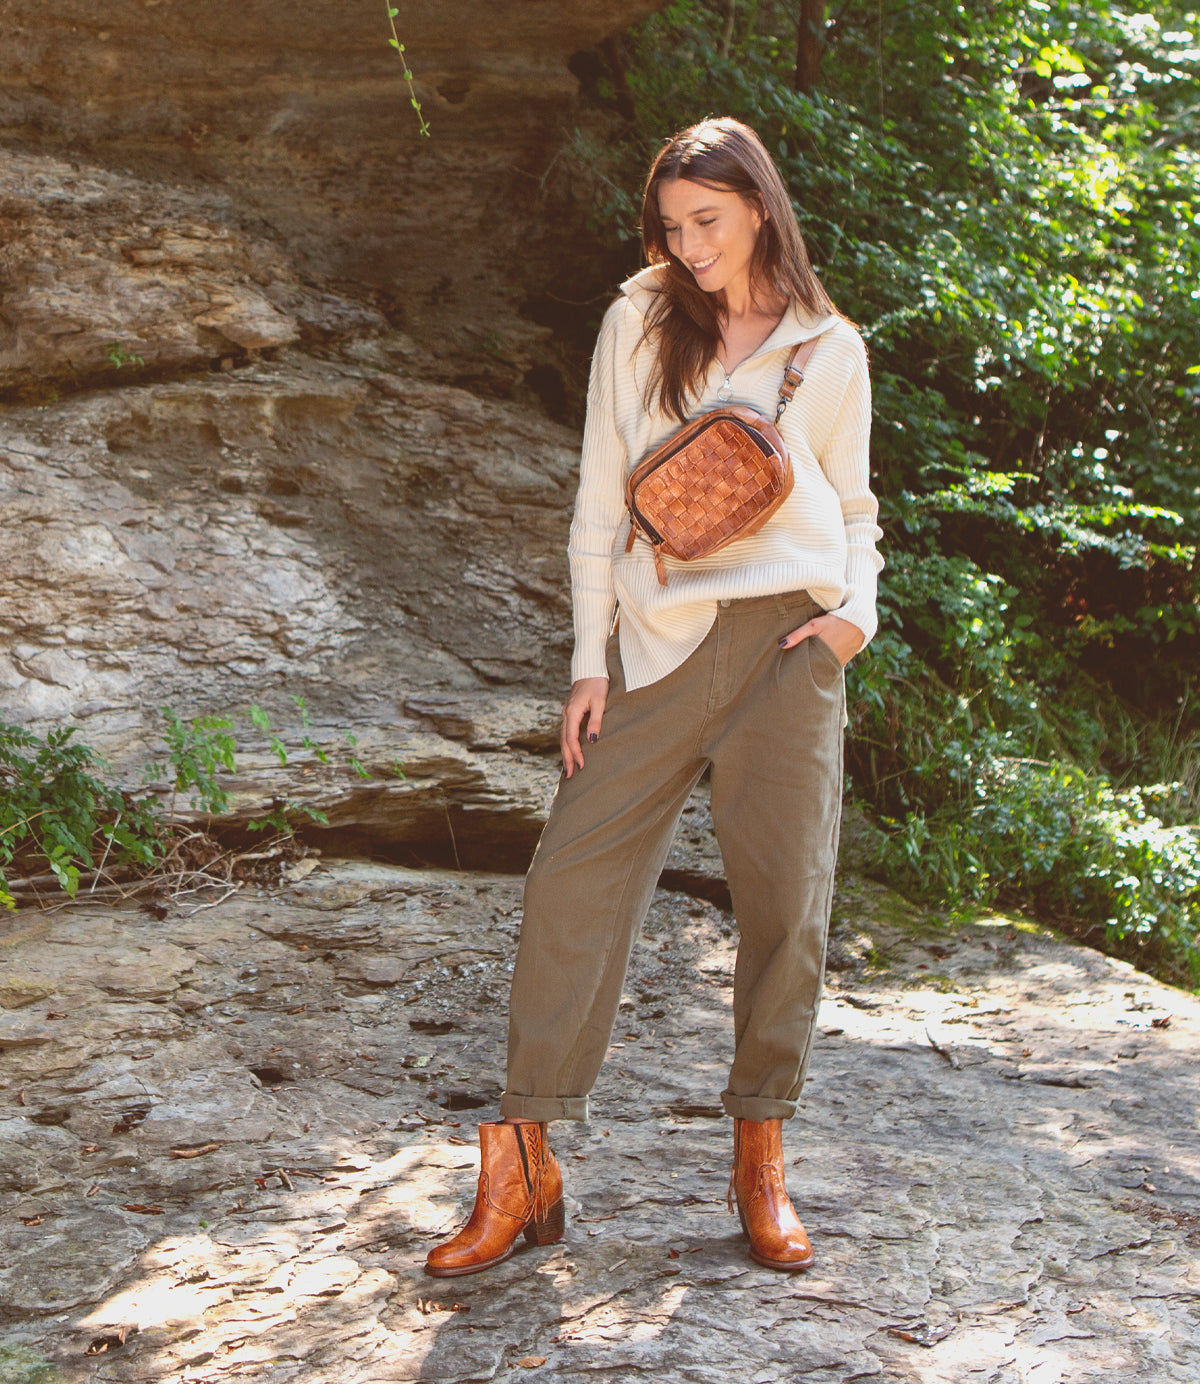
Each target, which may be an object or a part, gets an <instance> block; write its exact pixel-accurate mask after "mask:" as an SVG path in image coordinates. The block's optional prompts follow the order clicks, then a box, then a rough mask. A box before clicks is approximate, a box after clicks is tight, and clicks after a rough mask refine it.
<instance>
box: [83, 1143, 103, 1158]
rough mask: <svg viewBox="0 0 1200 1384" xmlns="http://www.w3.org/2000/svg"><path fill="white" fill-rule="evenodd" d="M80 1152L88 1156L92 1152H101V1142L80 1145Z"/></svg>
mask: <svg viewBox="0 0 1200 1384" xmlns="http://www.w3.org/2000/svg"><path fill="white" fill-rule="evenodd" d="M79 1152H80V1153H81V1154H83V1156H84V1157H85V1158H86V1157H87V1156H88V1154H91V1153H99V1152H100V1145H99V1144H82V1145H80V1149H79Z"/></svg>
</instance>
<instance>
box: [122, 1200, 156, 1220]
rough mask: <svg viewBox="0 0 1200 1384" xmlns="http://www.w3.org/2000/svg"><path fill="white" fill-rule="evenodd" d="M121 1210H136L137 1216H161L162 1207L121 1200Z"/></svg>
mask: <svg viewBox="0 0 1200 1384" xmlns="http://www.w3.org/2000/svg"><path fill="white" fill-rule="evenodd" d="M121 1210H122V1211H136V1212H137V1213H138V1215H139V1216H161V1215H162V1213H163V1209H162V1207H161V1206H146V1205H145V1204H144V1203H142V1202H140V1201H123V1202H122V1203H121Z"/></svg>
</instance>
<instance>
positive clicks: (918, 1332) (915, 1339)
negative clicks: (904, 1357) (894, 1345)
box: [888, 1322, 954, 1349]
mask: <svg viewBox="0 0 1200 1384" xmlns="http://www.w3.org/2000/svg"><path fill="white" fill-rule="evenodd" d="M953 1330H954V1328H953V1327H952V1326H929V1325H927V1324H926V1323H925V1322H922V1323H921V1324H920V1325H919V1326H914V1327H913V1328H912V1330H911V1331H910V1330H908V1329H907V1328H905V1327H900V1326H893V1327H889V1328H888V1335H889V1336H895V1337H896V1339H897V1340H899V1341H911V1342H912V1344H913V1345H915V1346H924V1347H925V1348H926V1349H930V1348H931V1347H933V1346H936V1345H937V1343H938V1342H939V1341H944V1340H945V1339H946V1337H947V1336H949V1335H950V1333H951V1332H952V1331H953Z"/></svg>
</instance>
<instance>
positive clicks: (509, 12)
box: [0, 0, 653, 857]
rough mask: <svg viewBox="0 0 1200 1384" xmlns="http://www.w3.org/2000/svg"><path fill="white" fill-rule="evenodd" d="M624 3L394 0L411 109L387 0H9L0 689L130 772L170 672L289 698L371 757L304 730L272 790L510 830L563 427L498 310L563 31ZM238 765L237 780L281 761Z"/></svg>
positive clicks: (550, 254) (13, 708)
mask: <svg viewBox="0 0 1200 1384" xmlns="http://www.w3.org/2000/svg"><path fill="white" fill-rule="evenodd" d="M651 8H653V6H652V5H651V4H649V3H647V0H624V2H623V3H616V2H615V0H614V2H613V3H601V4H595V5H588V6H568V5H565V4H548V3H528V0H521V3H511V4H507V5H506V4H503V3H502V4H498V5H488V6H484V5H482V4H476V3H462V4H455V5H453V6H443V5H435V4H425V5H413V6H405V7H404V8H403V11H402V13H401V15H400V16H399V17H398V19H397V23H398V25H399V27H400V30H401V35H402V38H403V40H404V41H405V42H406V44H407V45H408V57H409V60H410V61H411V62H412V64H413V66H414V68H415V70H416V73H417V79H418V83H417V85H418V91H419V94H420V98H421V100H422V102H423V103H424V107H425V113H426V115H427V117H428V118H429V120H430V121H431V123H432V125H433V130H434V136H433V138H432V139H423V138H421V137H420V136H419V134H418V127H417V122H416V119H415V114H414V112H413V111H412V110H411V108H410V107H409V105H408V94H407V88H406V87H405V86H404V83H403V81H402V77H401V71H402V68H401V64H400V61H399V59H398V57H397V55H396V54H395V53H394V52H393V51H392V50H391V49H390V48H389V47H388V44H387V37H388V33H389V30H388V25H387V15H386V6H385V5H383V4H382V3H381V4H380V5H379V6H377V7H376V6H357V5H356V6H344V5H340V4H334V3H333V2H332V0H322V3H315V4H310V5H305V6H301V7H294V8H292V9H288V8H286V7H284V8H281V7H280V6H278V5H268V4H266V3H265V2H263V0H252V2H251V3H241V4H237V5H233V4H228V3H215V4H212V5H207V6H186V7H185V6H183V5H182V4H179V3H177V0H117V2H116V3H114V4H113V5H111V6H106V7H105V8H104V9H103V11H102V12H100V11H97V10H95V8H94V7H92V6H88V5H84V4H82V3H77V2H76V0H51V3H38V4H36V5H35V4H33V3H32V0H28V2H27V0H7V3H5V4H4V5H3V7H2V10H0V13H2V17H3V29H4V43H3V45H0V142H2V143H3V146H4V154H3V158H2V159H0V505H2V506H3V512H4V514H5V518H6V520H7V522H6V523H5V524H4V525H2V526H0V571H3V573H4V581H3V583H2V584H0V719H4V720H10V721H16V722H19V723H22V724H26V725H28V726H30V727H31V728H33V729H35V730H39V731H44V730H46V729H47V728H49V727H50V726H52V725H59V724H62V723H65V722H72V723H75V724H77V725H79V726H80V727H81V735H82V737H83V738H84V739H86V740H88V741H89V742H90V743H93V744H95V745H98V746H99V747H101V748H102V749H103V750H105V751H106V752H107V753H109V754H110V755H111V756H112V757H113V758H114V759H115V761H116V762H117V764H118V765H119V766H121V767H123V768H125V769H126V770H128V771H129V772H130V774H133V773H134V771H135V770H140V766H141V764H142V763H143V762H144V760H145V759H146V758H147V757H149V756H150V755H151V753H152V750H151V748H150V742H151V741H152V740H153V738H154V736H153V728H154V725H155V722H156V720H157V717H158V710H157V709H158V708H159V707H160V706H163V705H170V706H172V707H174V708H176V709H177V710H178V711H179V712H180V713H181V714H183V715H185V716H190V715H194V714H197V713H206V714H209V713H225V712H229V713H232V714H234V715H235V716H243V717H244V714H245V712H246V711H247V709H248V708H249V707H250V706H251V705H253V704H261V705H264V706H266V707H268V708H269V709H270V711H271V714H272V717H273V719H274V722H275V724H276V725H277V726H278V728H279V730H280V732H281V733H282V734H283V735H284V736H285V738H288V737H290V740H291V743H292V745H293V747H296V745H297V743H298V741H299V739H301V738H302V736H301V734H300V731H299V729H298V719H297V714H296V709H295V705H294V700H293V699H294V698H296V697H301V698H303V699H304V700H305V702H306V704H307V708H308V714H309V715H310V716H311V718H312V721H313V727H312V730H313V733H314V734H316V735H317V737H318V739H320V738H321V736H322V735H323V736H324V737H325V739H326V740H329V739H337V738H339V737H341V736H342V734H343V732H346V731H349V732H350V733H352V734H353V735H355V736H356V737H357V739H358V742H359V744H360V746H361V747H362V752H363V754H364V756H365V757H366V758H367V759H368V761H369V763H370V764H371V766H372V768H379V766H383V767H382V768H381V769H380V773H379V781H378V782H377V783H376V785H375V787H374V788H373V789H368V788H364V787H363V786H361V785H358V786H355V787H354V789H353V791H350V790H349V789H346V785H345V783H344V782H342V783H340V784H338V783H333V782H331V781H330V777H329V773H328V772H327V771H326V770H325V769H323V768H321V767H320V766H319V762H318V761H317V760H315V759H314V758H313V756H312V755H311V754H308V753H306V752H304V751H300V752H298V755H297V758H296V760H295V761H294V763H292V764H291V765H289V768H288V775H290V776H291V781H290V783H289V784H288V786H287V787H286V789H285V790H283V791H286V793H287V795H288V796H289V797H291V798H293V799H295V798H299V799H302V800H304V801H313V800H314V795H315V798H316V799H317V800H320V801H321V802H323V803H324V806H325V807H326V808H331V809H332V819H333V823H334V824H335V825H336V826H337V827H338V828H339V829H341V830H344V831H346V832H354V831H357V830H364V831H366V832H367V833H368V834H369V835H370V836H371V838H372V839H373V840H378V839H385V840H388V841H393V842H395V841H400V840H406V839H409V838H410V837H411V836H412V835H413V833H414V832H415V833H416V834H417V835H420V831H421V828H420V826H419V823H420V822H421V821H425V820H426V819H427V818H429V819H431V820H432V819H433V818H436V821H437V833H438V834H439V835H440V837H442V838H445V837H446V836H447V835H448V833H449V834H453V831H454V825H457V826H458V828H459V830H458V833H457V835H455V836H454V849H455V850H456V851H462V852H464V853H465V855H466V856H468V857H469V856H470V855H471V853H472V849H473V846H472V842H473V840H474V839H476V838H478V837H479V836H480V835H481V833H482V829H479V830H474V831H473V829H472V827H471V825H470V822H468V821H466V820H461V821H460V820H458V817H456V816H455V814H458V816H463V815H464V814H468V813H469V812H472V811H473V812H475V814H476V816H475V818H473V819H472V820H478V821H486V822H488V823H489V824H490V825H489V826H488V831H489V832H491V833H493V834H495V833H499V835H500V836H501V837H503V836H504V835H505V832H506V831H508V830H509V829H508V828H506V827H505V826H504V823H505V821H506V820H509V818H506V816H505V814H506V813H508V814H510V817H511V821H510V827H511V831H509V834H510V835H512V836H513V839H514V840H515V841H516V842H517V843H518V844H517V846H516V848H515V849H516V850H517V853H518V854H519V853H520V852H521V851H525V852H527V851H528V849H529V847H530V844H531V841H532V837H533V835H535V834H536V823H537V819H538V818H539V816H540V814H541V812H542V810H543V808H544V800H545V796H546V791H547V789H546V778H547V775H546V771H545V767H544V766H545V760H544V759H543V758H542V756H544V755H545V754H546V753H547V752H548V751H551V750H552V749H553V744H554V736H553V723H554V719H555V718H554V712H555V705H556V699H557V697H558V696H559V695H560V694H561V689H562V686H563V683H564V681H565V679H566V676H567V652H568V647H569V637H570V632H569V626H570V615H569V606H568V601H567V596H566V565H565V560H564V557H563V552H564V548H565V542H566V529H567V523H568V518H569V512H570V503H571V496H572V493H573V489H574V477H573V468H574V465H575V459H576V456H577V448H578V437H577V434H576V433H575V432H574V431H572V430H570V429H568V428H565V427H563V426H560V425H559V424H556V423H554V422H551V421H549V420H548V419H547V417H546V416H545V412H544V410H543V409H542V408H540V407H539V405H538V393H539V391H538V390H536V389H531V388H530V387H529V385H528V384H527V383H526V381H527V378H528V377H529V376H530V375H531V374H532V375H535V376H536V375H537V372H538V370H539V369H541V370H542V372H543V376H545V375H547V374H548V375H549V376H551V377H553V375H554V369H555V367H554V365H553V362H554V361H556V360H558V361H559V362H560V363H561V352H559V353H558V354H557V355H556V352H557V351H558V347H557V345H556V343H555V341H554V340H553V339H552V333H551V332H550V330H549V329H548V328H547V327H546V326H545V325H539V324H538V323H537V322H534V321H532V320H531V319H530V318H529V316H528V315H526V314H524V313H523V305H525V304H526V300H527V298H528V296H529V294H530V293H531V292H535V291H537V290H538V287H539V285H543V284H544V282H545V280H546V275H547V273H548V272H566V271H565V265H566V261H565V260H564V259H563V253H564V248H563V247H564V244H565V243H566V242H568V241H569V239H570V233H571V232H572V231H573V230H574V229H575V227H574V226H573V225H572V224H571V223H570V222H569V220H564V218H563V216H562V215H560V214H559V212H561V210H562V208H561V206H560V207H559V208H558V210H557V211H556V210H555V208H554V207H553V206H552V205H551V201H552V199H551V200H548V194H547V193H546V192H545V188H546V187H547V186H549V183H548V182H547V181H546V174H547V171H548V167H549V166H550V165H551V164H553V163H555V161H556V159H557V152H556V151H559V150H560V149H561V147H562V144H563V140H564V137H565V132H566V131H567V129H568V128H569V126H570V122H571V120H572V118H573V116H572V110H573V106H572V103H573V100H574V94H575V79H574V78H573V77H572V76H571V73H570V70H569V68H568V61H569V59H570V57H571V54H572V53H574V52H575V51H577V50H579V49H581V48H585V47H587V46H588V45H591V44H594V43H596V42H597V41H599V40H600V39H602V38H603V37H604V36H605V35H606V34H608V33H611V32H613V31H614V30H616V29H619V28H621V27H622V26H624V25H626V24H628V23H630V22H632V21H634V20H635V19H637V18H639V17H641V16H642V15H643V14H645V13H646V12H648V11H649V10H650V9H651ZM558 162H559V164H561V160H558ZM555 176H556V175H554V174H553V172H552V174H551V179H550V181H551V182H552V181H554V177H555ZM548 362H549V364H548ZM584 363H585V362H584ZM552 392H553V391H552ZM509 397H511V399H512V402H506V401H505V400H506V398H509ZM244 724H245V723H244V722H243V725H244ZM260 742H261V737H260ZM398 763H403V764H404V765H406V766H407V768H406V770H405V771H404V774H405V776H404V777H403V778H399V777H397V776H396V775H395V774H392V773H391V768H393V767H394V766H396V765H397V764H398ZM247 765H248V769H247V773H248V778H247V782H246V784H245V785H244V787H245V792H244V794H243V796H242V798H240V799H239V801H244V803H245V810H246V812H247V813H250V812H252V811H253V808H254V799H255V792H256V789H255V783H256V782H260V781H261V784H262V788H263V791H267V792H274V791H280V780H279V777H278V774H279V773H280V772H281V771H279V769H278V766H277V765H276V766H275V769H274V771H272V770H271V761H270V759H269V758H267V757H260V759H258V760H255V759H254V756H253V754H251V757H250V759H249V760H248V761H247ZM259 771H261V772H259ZM285 777H287V775H285ZM343 790H345V791H343ZM414 804H415V805H414Z"/></svg>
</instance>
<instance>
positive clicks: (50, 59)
mask: <svg viewBox="0 0 1200 1384" xmlns="http://www.w3.org/2000/svg"><path fill="white" fill-rule="evenodd" d="M655 7H656V3H655V0H597V3H589V4H587V5H572V4H566V3H558V2H555V0H497V2H496V3H488V4H484V3H482V0H455V3H454V4H452V5H447V4H443V3H438V2H437V0H425V2H424V3H414V4H405V5H403V6H402V7H401V10H400V14H399V16H398V17H397V20H396V23H397V25H398V27H399V32H400V35H401V38H402V40H403V41H404V42H405V44H406V47H407V58H408V60H409V61H410V62H411V64H412V66H413V69H414V72H415V75H416V85H417V91H418V94H419V97H420V99H421V101H422V103H423V107H424V111H425V114H426V116H427V117H428V119H429V121H430V123H431V125H432V127H433V131H434V137H433V138H432V139H423V138H421V137H420V136H419V134H418V126H417V121H416V119H415V115H414V112H413V111H412V110H411V108H410V107H409V103H408V89H407V87H406V86H405V85H404V82H403V80H402V66H401V62H400V59H399V57H398V55H397V54H396V53H395V52H394V51H393V50H392V49H391V48H390V47H389V46H388V42H387V40H388V37H389V34H390V30H389V28H388V21H387V15H386V9H387V7H386V6H385V4H384V3H383V0H380V2H379V3H378V4H375V3H370V4H366V3H364V4H355V5H347V4H343V3H338V0H312V3H307V4H304V5H294V6H281V5H279V4H275V3H268V0H237V3H233V0H213V3H208V4H204V5H194V4H186V5H185V4H183V3H181V2H180V0H113V3H111V4H106V5H104V6H103V7H101V8H97V7H96V6H95V5H92V4H87V3H84V0H6V2H5V4H4V5H3V6H2V7H0V15H2V22H3V34H4V41H3V44H2V45H0V139H3V140H4V141H5V142H6V143H7V144H9V145H10V146H20V147H24V148H27V149H36V150H38V151H40V152H52V153H59V154H67V155H69V156H73V157H79V158H82V159H84V160H85V161H87V162H95V163H99V164H104V165H108V166H110V167H116V168H120V169H123V170H126V171H130V172H132V173H134V174H137V175H139V176H144V177H146V178H148V179H150V180H151V181H156V182H157V181H166V182H169V183H175V182H178V181H180V180H186V181H188V182H191V183H194V184H196V183H199V184H204V185H206V186H218V187H220V188H223V189H224V190H226V191H227V192H229V193H230V195H231V196H232V197H233V199H234V201H235V202H236V204H237V207H238V209H239V210H240V212H242V213H243V214H248V215H251V216H254V217H257V218H261V221H262V223H263V224H264V225H265V226H267V227H269V228H270V230H271V231H272V232H273V233H274V235H275V236H276V237H278V239H279V240H280V241H281V242H282V243H283V244H284V245H286V246H287V248H288V250H289V251H290V252H291V254H292V255H293V256H294V257H295V260H296V264H297V266H298V268H299V269H300V271H301V272H302V273H305V274H310V275H311V274H323V275H329V276H333V277H335V278H337V279H339V280H342V281H345V282H353V283H358V284H370V285H373V286H375V287H377V288H379V289H380V290H381V291H382V292H383V294H384V295H385V298H386V300H387V302H388V304H389V306H390V307H391V308H393V309H394V310H395V311H396V312H397V313H399V314H401V315H402V316H403V319H404V323H405V325H406V327H407V328H408V329H409V330H411V331H414V332H415V333H416V334H417V335H418V336H422V337H424V336H426V335H430V336H434V337H436V338H437V339H439V340H441V341H446V340H447V339H453V340H454V341H455V342H456V343H458V344H463V343H467V344H469V343H470V341H471V339H472V333H474V342H475V344H476V345H478V344H479V342H480V341H482V340H484V339H485V338H487V337H488V336H489V333H490V334H491V335H492V337H494V338H502V339H503V340H504V343H505V345H506V346H507V348H508V349H509V350H511V351H519V350H520V349H521V346H522V342H521V340H520V335H521V334H520V331H519V329H518V323H519V318H517V317H516V315H515V311H514V310H515V308H516V307H517V306H518V305H519V304H520V303H521V302H522V301H523V300H524V298H525V297H526V296H527V295H528V294H529V292H530V291H531V290H533V289H535V288H536V287H537V286H538V285H539V284H540V283H541V281H542V280H543V279H544V277H545V275H546V274H547V273H548V272H553V271H554V270H555V269H556V268H557V267H558V266H559V265H560V263H561V261H562V258H563V255H564V253H566V254H569V239H567V238H566V233H568V232H570V231H573V230H574V229H575V227H573V226H566V225H564V223H563V218H562V216H561V214H560V213H561V208H555V207H553V206H550V207H548V206H547V203H546V197H545V185H544V178H545V175H546V172H547V165H548V164H549V162H550V161H551V159H552V158H553V156H554V153H555V151H556V150H558V149H559V148H560V147H561V146H562V143H563V140H564V136H565V134H566V132H567V131H568V130H569V128H570V126H571V122H572V119H573V112H572V103H573V101H574V98H575V92H576V83H575V79H574V78H573V77H572V75H571V73H570V71H569V68H568V61H569V59H570V57H571V55H572V54H573V53H575V52H576V51H578V50H582V49H586V48H588V47H589V46H591V45H593V44H595V43H597V42H598V41H600V40H601V39H603V38H604V37H605V36H606V35H609V34H612V33H615V32H617V31H618V30H620V29H622V28H624V27H626V26H627V25H629V24H631V23H633V22H635V21H636V20H638V19H640V18H642V17H643V16H644V15H645V14H647V13H649V12H650V11H651V10H652V9H654V8H655ZM577 296H578V295H577ZM510 318H512V319H513V320H511V321H510V320H509V319H510ZM460 338H461V340H460Z"/></svg>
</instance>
